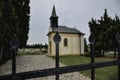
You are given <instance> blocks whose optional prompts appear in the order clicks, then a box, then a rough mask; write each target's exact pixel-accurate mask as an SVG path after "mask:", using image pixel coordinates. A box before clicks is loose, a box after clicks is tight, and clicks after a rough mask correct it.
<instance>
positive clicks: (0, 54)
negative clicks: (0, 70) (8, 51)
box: [0, 47, 3, 62]
mask: <svg viewBox="0 0 120 80" xmlns="http://www.w3.org/2000/svg"><path fill="white" fill-rule="evenodd" d="M2 54H3V47H0V62H1V61H2Z"/></svg>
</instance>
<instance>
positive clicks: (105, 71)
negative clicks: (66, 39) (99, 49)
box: [60, 55, 117, 80]
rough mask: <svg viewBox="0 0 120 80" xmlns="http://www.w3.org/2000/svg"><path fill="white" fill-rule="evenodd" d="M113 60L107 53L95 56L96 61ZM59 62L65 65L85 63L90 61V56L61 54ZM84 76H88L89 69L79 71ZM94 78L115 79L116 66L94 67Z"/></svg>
mask: <svg viewBox="0 0 120 80" xmlns="http://www.w3.org/2000/svg"><path fill="white" fill-rule="evenodd" d="M111 60H115V59H114V58H112V57H111V56H109V55H107V56H106V57H97V58H95V61H96V62H105V61H111ZM60 62H61V63H63V64H65V65H68V66H70V65H78V64H87V63H90V58H89V57H85V56H61V57H60ZM81 73H82V74H84V75H85V76H88V77H90V75H91V74H90V70H85V71H81ZM95 77H96V79H95V80H117V66H112V67H104V68H99V69H96V74H95Z"/></svg>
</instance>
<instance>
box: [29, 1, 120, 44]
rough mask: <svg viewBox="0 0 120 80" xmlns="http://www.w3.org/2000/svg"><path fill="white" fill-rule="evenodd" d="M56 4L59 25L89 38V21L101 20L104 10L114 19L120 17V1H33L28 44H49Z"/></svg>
mask: <svg viewBox="0 0 120 80" xmlns="http://www.w3.org/2000/svg"><path fill="white" fill-rule="evenodd" d="M53 4H55V7H56V12H57V15H58V16H59V25H65V26H68V27H76V28H77V29H79V30H80V31H81V32H83V33H85V34H86V35H85V37H86V38H88V36H89V27H88V21H90V20H91V18H92V17H93V18H95V19H99V18H100V16H102V15H103V13H104V9H107V10H108V14H109V15H110V16H111V17H114V16H115V14H117V15H118V16H119V17H120V6H119V4H120V0H31V1H30V7H31V14H30V15H31V16H30V31H29V39H28V44H33V43H47V42H48V38H47V36H46V34H47V33H48V28H49V25H50V23H49V17H50V15H51V12H52V7H53Z"/></svg>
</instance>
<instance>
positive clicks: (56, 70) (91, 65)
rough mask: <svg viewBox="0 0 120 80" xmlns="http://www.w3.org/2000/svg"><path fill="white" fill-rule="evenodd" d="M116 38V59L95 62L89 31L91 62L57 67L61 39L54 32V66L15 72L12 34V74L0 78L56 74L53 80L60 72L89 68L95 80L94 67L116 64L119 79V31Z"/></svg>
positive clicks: (15, 41)
mask: <svg viewBox="0 0 120 80" xmlns="http://www.w3.org/2000/svg"><path fill="white" fill-rule="evenodd" d="M116 40H117V42H118V47H117V48H118V59H117V60H114V61H108V62H99V63H95V58H94V43H95V38H94V34H93V33H91V35H90V37H89V42H90V48H91V63H89V64H84V65H73V66H67V67H59V42H60V41H61V37H60V35H59V33H58V32H56V34H55V36H54V41H55V45H56V57H55V59H56V60H55V62H56V65H55V66H56V67H55V68H49V69H43V70H36V71H28V72H21V73H16V57H15V56H16V55H15V53H16V48H17V46H18V45H19V41H18V39H17V37H16V36H14V38H13V39H12V40H11V41H10V45H11V47H12V48H13V49H14V52H13V55H12V74H9V75H3V76H0V80H25V79H30V78H37V77H45V76H52V75H55V76H56V78H55V80H59V75H60V74H64V73H70V72H76V71H83V70H88V69H91V80H95V69H97V68H102V67H108V66H115V65H116V66H118V80H120V34H119V33H118V34H117V35H116Z"/></svg>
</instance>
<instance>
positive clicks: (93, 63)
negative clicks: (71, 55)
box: [89, 33, 95, 80]
mask: <svg viewBox="0 0 120 80" xmlns="http://www.w3.org/2000/svg"><path fill="white" fill-rule="evenodd" d="M89 42H90V49H91V66H92V67H91V80H95V58H94V57H95V56H94V43H95V36H94V34H93V33H91V35H90V36H89Z"/></svg>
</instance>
